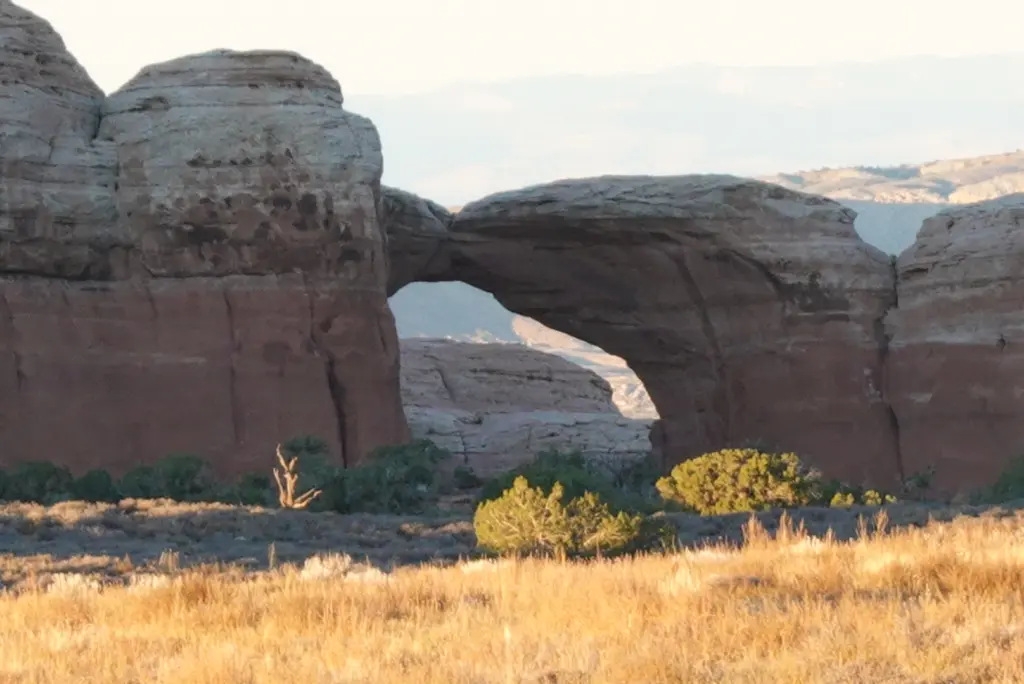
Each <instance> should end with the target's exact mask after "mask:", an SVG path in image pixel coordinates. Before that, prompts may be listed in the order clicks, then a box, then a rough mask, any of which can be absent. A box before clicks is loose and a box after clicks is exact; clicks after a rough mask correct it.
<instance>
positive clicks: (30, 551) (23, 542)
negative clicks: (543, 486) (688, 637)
mask: <svg viewBox="0 0 1024 684" xmlns="http://www.w3.org/2000/svg"><path fill="white" fill-rule="evenodd" d="M1021 509H1024V500H1022V501H1015V502H1011V503H1009V504H1004V505H1002V506H966V505H964V506H949V505H942V504H929V503H899V504H891V505H888V506H885V511H886V514H887V516H888V527H889V529H891V530H898V529H900V528H907V527H923V526H925V525H927V524H928V523H929V521H930V520H933V521H935V522H947V521H952V520H954V519H955V518H957V517H961V516H965V517H981V516H993V517H1007V516H1010V517H1018V512H1019V511H1021ZM878 511H879V508H878V507H869V506H855V507H852V508H849V509H835V508H803V509H793V510H789V511H787V512H786V513H785V514H786V515H787V516H788V517H789V518H790V519H791V520H792V522H793V524H794V525H796V526H800V525H802V526H803V527H804V528H805V529H806V531H807V532H808V534H810V535H812V536H816V537H821V536H824V535H825V534H826V533H828V531H829V530H831V531H832V533H833V534H834V536H835V538H836V539H837V540H840V541H843V540H850V539H855V538H856V537H857V536H858V534H859V531H858V530H859V527H860V526H861V524H862V522H861V521H863V522H864V523H866V524H867V525H868V526H869V527H870V528H873V524H872V521H873V518H874V517H875V515H876V514H877V512H878ZM782 515H783V513H782V511H772V512H767V513H759V514H757V515H756V517H757V518H758V519H759V521H760V523H761V525H762V526H763V527H764V528H765V530H767V531H768V532H769V533H770V534H771V533H774V532H775V530H777V529H778V526H779V521H780V518H781V516H782ZM1020 517H1021V518H1022V521H1024V515H1022V516H1020ZM665 519H666V520H667V521H668V522H670V523H671V524H672V525H673V526H674V527H675V528H676V530H677V532H678V536H679V541H680V545H681V546H682V547H683V548H696V547H701V546H705V545H708V544H716V543H718V544H721V543H725V544H739V543H740V542H742V540H743V527H744V525H745V524H746V523H747V522H748V520H749V519H750V515H749V514H745V513H737V514H732V515H722V516H709V517H700V516H695V515H687V514H682V513H671V514H667V515H666V516H665ZM475 544H476V538H475V535H474V533H473V525H472V512H471V510H470V509H469V508H468V507H467V508H465V510H456V511H450V512H445V513H439V514H437V515H426V516H417V517H412V516H395V515H370V514H352V515H339V514H336V513H310V512H306V511H291V510H280V509H268V508H261V507H244V506H229V505H224V504H198V503H196V504H192V503H178V502H174V501H169V500H132V499H126V500H124V501H122V502H120V503H118V504H99V503H86V502H81V501H68V502H62V503H59V504H55V505H52V506H41V505H38V504H29V503H0V584H2V585H5V586H9V585H11V584H12V583H18V582H19V581H22V580H24V579H25V578H26V577H31V576H34V575H39V574H45V573H58V572H77V573H90V574H91V573H99V574H103V575H108V576H111V575H118V574H123V573H126V572H133V571H137V570H139V569H141V568H148V569H151V570H159V569H161V568H162V567H163V566H166V565H168V564H169V563H171V561H170V560H169V559H173V565H174V568H186V567H192V566H198V565H211V564H218V565H226V566H234V567H237V568H242V569H245V570H249V571H261V570H266V569H268V568H269V567H271V566H272V565H274V564H280V563H295V564H301V563H302V562H303V561H305V559H307V558H309V557H311V556H314V555H317V554H324V553H340V554H347V555H349V556H351V557H352V558H353V559H355V560H358V561H362V562H366V563H369V564H371V565H373V566H376V567H378V568H380V569H382V570H391V569H393V568H395V567H397V566H403V565H416V564H422V563H433V564H449V563H453V562H455V561H458V560H459V559H460V558H473V557H478V556H479V555H480V554H479V552H477V551H476V549H475ZM164 569H170V568H164Z"/></svg>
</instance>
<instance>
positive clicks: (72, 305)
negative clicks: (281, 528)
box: [0, 0, 408, 476]
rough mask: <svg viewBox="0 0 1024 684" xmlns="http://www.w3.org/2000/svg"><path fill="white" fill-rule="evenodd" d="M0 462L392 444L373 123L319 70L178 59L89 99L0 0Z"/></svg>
mask: <svg viewBox="0 0 1024 684" xmlns="http://www.w3.org/2000/svg"><path fill="white" fill-rule="evenodd" d="M0 37H2V39H3V40H2V41H0V52H2V54H0V70H2V72H0V73H2V76H0V158H2V160H3V176H4V187H3V193H2V194H0V442H2V444H3V446H4V448H3V450H2V452H0V465H6V464H8V463H10V462H12V461H17V460H20V459H22V458H44V457H45V458H48V459H49V460H52V461H54V462H60V463H65V464H68V465H71V466H73V467H74V468H75V469H76V470H79V471H80V470H83V469H86V468H89V467H105V468H109V469H110V470H112V471H114V472H121V471H123V470H125V469H127V468H129V467H131V466H133V465H136V464H138V463H140V462H146V461H151V460H153V459H155V458H157V457H160V456H162V455H165V454H167V453H169V452H173V451H191V452H196V453H200V454H202V455H204V456H206V457H208V458H209V459H210V460H211V461H212V462H213V463H214V464H215V466H216V468H217V470H218V471H219V474H221V475H224V476H226V475H231V474H236V473H238V472H242V471H247V470H265V469H266V467H267V464H268V463H269V462H270V459H271V458H272V454H273V447H274V444H275V443H276V442H278V441H280V440H282V439H285V438H288V437H290V436H294V435H296V434H316V435H319V436H322V437H324V438H327V439H329V440H330V441H331V442H332V446H333V447H334V449H335V452H336V453H340V454H342V455H343V457H344V458H345V460H346V461H347V462H349V463H355V462H358V461H359V459H361V458H362V457H363V456H364V455H365V454H366V453H367V452H368V451H369V450H370V449H372V448H373V447H375V446H378V445H380V444H388V443H394V442H399V441H404V440H405V439H406V438H407V437H408V428H407V425H406V422H405V418H404V415H403V413H402V407H401V403H400V400H399V390H398V387H399V370H398V361H399V358H398V344H397V335H396V334H395V328H394V320H393V318H392V316H391V313H390V311H389V309H388V307H387V300H386V285H387V282H386V280H387V271H386V258H385V253H384V248H383V237H382V234H381V230H380V225H379V221H378V214H377V209H378V204H379V200H380V176H381V171H382V158H381V150H380V141H379V138H378V136H377V133H376V130H375V129H374V127H373V125H372V124H371V123H370V122H369V121H368V120H367V119H364V118H362V117H359V116H357V115H355V114H351V113H349V112H346V111H345V110H344V109H343V108H342V95H341V90H340V87H339V86H338V84H337V82H336V81H335V80H334V79H333V78H332V77H331V76H330V75H329V74H328V73H327V72H326V71H324V70H323V69H322V68H321V67H319V66H318V65H316V64H314V63H312V62H309V61H308V60H305V59H303V58H301V57H299V56H297V55H294V54H290V53H279V52H251V53H233V52H225V51H217V52H211V53H207V54H202V55H194V56H191V57H185V58H182V59H178V60H174V61H172V62H168V63H165V64H160V65H156V66H152V67H148V68H146V69H143V70H142V71H141V72H140V73H139V75H138V76H137V77H136V78H135V79H133V80H132V81H131V82H130V83H128V84H127V85H126V86H125V87H124V88H123V89H122V90H121V91H119V92H118V93H115V94H114V95H112V96H110V97H109V98H108V99H106V100H104V98H103V95H102V93H101V92H100V91H99V89H98V88H97V87H96V86H95V84H94V83H93V82H92V81H91V80H90V79H89V77H88V76H87V75H86V74H85V72H84V70H83V69H82V68H81V67H80V66H78V64H77V63H76V62H75V61H74V59H73V58H72V57H71V56H70V55H69V54H68V53H67V51H66V50H65V49H64V45H63V43H62V42H61V40H60V38H59V37H58V36H57V35H56V34H55V33H54V32H53V30H52V29H51V28H50V26H49V25H48V24H47V23H46V22H44V21H42V20H40V19H38V18H36V17H34V16H33V15H31V14H30V13H28V12H25V11H24V10H21V9H20V8H18V7H16V6H14V5H13V4H11V3H10V2H6V1H5V0H0Z"/></svg>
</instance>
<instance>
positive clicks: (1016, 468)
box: [970, 456, 1024, 505]
mask: <svg viewBox="0 0 1024 684" xmlns="http://www.w3.org/2000/svg"><path fill="white" fill-rule="evenodd" d="M1019 499H1024V456H1017V457H1015V458H1013V459H1011V460H1010V461H1009V463H1007V464H1006V467H1005V468H1004V469H1003V471H1002V472H1001V473H1000V474H999V477H997V478H996V481H995V482H993V483H992V484H991V485H990V486H988V487H982V488H981V489H979V490H978V491H976V492H974V493H973V494H972V495H971V496H970V501H971V503H974V504H977V505H996V504H1002V503H1007V502H1009V501H1015V500H1019Z"/></svg>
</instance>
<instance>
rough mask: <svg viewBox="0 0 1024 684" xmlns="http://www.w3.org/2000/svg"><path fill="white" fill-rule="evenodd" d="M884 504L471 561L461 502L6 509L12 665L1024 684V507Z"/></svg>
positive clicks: (110, 676) (73, 676)
mask: <svg viewBox="0 0 1024 684" xmlns="http://www.w3.org/2000/svg"><path fill="white" fill-rule="evenodd" d="M871 513H874V511H873V510H854V511H850V512H846V511H834V510H827V509H806V510H801V511H796V512H793V513H792V519H793V520H798V521H799V522H800V523H802V524H803V525H804V526H805V528H806V529H807V530H808V531H809V532H810V533H813V535H817V536H812V535H811V534H807V533H804V532H801V531H798V530H794V529H793V525H792V524H789V523H788V522H787V520H786V519H785V518H783V519H781V521H780V515H779V514H778V513H774V514H763V515H760V516H758V518H757V519H756V522H754V523H751V522H750V520H749V518H748V517H747V516H742V515H736V516H721V517H719V518H703V519H702V518H696V517H693V516H676V517H673V518H672V519H671V520H672V522H673V523H674V524H675V525H676V526H677V528H678V529H679V530H680V538H681V540H682V542H683V543H684V545H685V546H687V547H690V548H683V549H681V550H680V551H678V552H676V553H672V554H666V555H652V556H645V557H639V558H633V559H625V560H616V561H612V560H604V561H597V562H590V563H558V562H554V561H540V560H529V561H518V562H512V561H498V562H495V561H489V560H465V561H462V562H458V563H456V562H454V561H455V560H456V559H457V558H458V557H459V556H463V557H466V556H468V555H469V554H471V553H472V546H473V538H472V527H471V525H470V524H469V520H468V518H467V517H466V515H465V514H464V513H461V514H460V513H458V512H454V513H452V514H449V515H447V516H444V517H442V516H438V517H435V518H421V519H415V520H413V519H401V518H393V517H389V516H336V515H331V514H319V515H317V514H309V513H302V512H287V511H272V510H264V509H243V508H232V507H227V506H211V505H185V504H171V503H169V502H122V504H121V505H119V506H105V505H98V504H81V503H65V504H60V505H57V506H52V507H49V508H44V507H41V506H32V505H27V504H25V505H23V504H6V505H0V549H2V550H4V551H6V553H3V554H2V555H0V578H2V579H0V581H2V582H3V583H4V585H5V586H6V587H7V589H6V590H5V591H3V592H2V593H0V683H7V682H19V683H20V682H25V683H28V682H32V683H34V684H35V683H38V684H43V683H47V682H95V683H97V684H100V683H102V684H106V683H108V682H109V683H111V684H113V683H115V682H116V683H118V684H125V683H131V682H138V683H140V684H141V683H143V682H146V683H149V682H154V683H162V682H197V683H199V682H209V683H213V682H217V683H218V684H221V683H227V682H252V683H263V682H267V683H269V682H275V683H278V682H282V681H289V682H291V681H295V682H303V683H319V682H387V683H390V682H394V683H396V684H398V683H401V682H416V683H417V684H434V683H438V684H440V683H442V682H443V683H445V684H462V683H466V684H469V683H474V684H475V683H479V684H485V683H490V682H500V683H508V682H516V683H520V682H531V683H533V682H537V683H540V682H545V683H555V682H558V683H565V682H595V683H596V682H609V683H610V682H616V683H619V682H622V683H625V682H630V683H633V682H650V683H658V682H666V683H667V682H698V683H704V682H737V683H754V682H766V683H767V682H788V683H793V684H797V683H799V684H808V683H813V682H834V683H836V684H840V683H842V684H845V683H850V684H853V683H857V684H860V683H862V682H907V683H911V682H912V683H914V684H925V683H934V684H939V683H943V684H950V683H961V682H962V683H964V684H967V683H971V684H974V683H976V682H1007V683H1009V682H1024V512H1018V511H1017V510H1016V509H1015V508H1013V507H1010V508H1002V509H993V510H989V511H986V510H984V509H973V508H958V509H953V508H938V507H928V506H923V505H895V506H891V507H887V516H888V517H889V518H890V519H889V520H886V519H885V516H883V517H882V518H881V519H873V518H868V519H867V523H866V524H860V525H859V530H858V515H863V514H871ZM929 517H932V518H934V519H935V521H933V522H930V523H929V522H928V519H929ZM863 520H864V518H863V517H862V518H861V521H863ZM943 520H944V521H945V522H942V521H943ZM744 525H745V529H744ZM828 528H832V529H834V530H835V531H836V533H835V536H834V537H830V536H829V535H827V534H826V530H827V529H828ZM716 540H717V546H714V545H713V546H710V547H706V548H696V547H700V546H702V545H704V544H706V543H707V542H713V541H716ZM730 540H732V541H738V540H743V543H742V545H741V546H740V547H739V548H737V547H736V546H735V545H733V544H729V543H728V542H729V541H730ZM343 554H348V555H343ZM348 556H351V557H352V558H349V557H348ZM353 559H354V560H353Z"/></svg>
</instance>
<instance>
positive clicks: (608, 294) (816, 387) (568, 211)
mask: <svg viewBox="0 0 1024 684" xmlns="http://www.w3.org/2000/svg"><path fill="white" fill-rule="evenodd" d="M854 217H855V214H854V212H853V211H851V210H849V209H845V208H843V207H841V206H840V205H839V204H837V203H835V202H833V201H831V200H827V199H824V198H821V197H816V196H810V195H805V194H802V193H797V192H792V191H789V190H785V189H783V188H781V187H778V186H774V185H770V184H767V183H762V182H758V181H752V180H745V179H739V178H735V177H732V176H678V177H626V176H609V177H601V178H592V179H580V180H569V181H560V182H556V183H551V184H548V185H541V186H534V187H530V188H525V189H522V190H516V191H511V192H503V193H499V194H496V195H492V196H490V197H486V198H484V199H481V200H479V201H476V202H473V203H471V204H469V205H467V206H465V207H463V208H462V210H461V211H459V212H458V213H457V214H455V215H452V214H450V213H449V212H447V211H445V210H444V209H443V208H442V207H440V206H439V205H437V204H435V203H433V202H429V201H426V200H423V199H421V198H418V197H415V196H414V195H410V194H408V193H404V192H401V191H395V190H392V189H390V188H385V189H384V191H383V203H382V225H383V226H384V227H385V229H386V231H387V232H388V235H389V244H388V252H389V258H390V261H391V263H390V271H389V273H390V277H389V293H391V292H394V291H397V289H399V288H400V287H401V286H402V285H404V284H405V283H406V282H411V281H427V282H432V281H448V280H458V281H462V282H465V283H468V284H470V285H473V286H474V287H477V288H480V289H482V290H485V291H487V292H490V293H492V294H493V295H494V296H495V297H496V298H497V299H498V300H499V301H500V302H501V303H502V304H503V305H504V306H505V307H506V308H508V309H509V310H511V311H513V312H516V313H519V314H522V315H525V316H529V317H531V318H534V319H536V320H538V321H540V322H542V323H543V324H544V325H547V326H548V327H550V328H553V329H555V330H558V331H560V332H564V333H566V334H568V335H571V336H573V337H576V338H578V339H581V340H584V341H586V342H589V343H591V344H594V345H596V346H599V347H601V348H602V349H604V350H606V351H607V352H608V353H611V354H615V355H617V356H620V357H622V358H624V359H625V360H626V361H627V363H629V365H630V367H631V368H633V370H634V371H636V373H637V375H638V376H639V377H640V379H641V380H642V381H643V382H644V384H645V385H646V387H647V389H648V391H649V392H650V395H651V397H652V399H653V401H654V403H655V405H656V406H657V408H658V411H659V413H660V415H661V417H662V424H661V430H660V431H659V432H660V434H659V435H658V436H656V440H657V441H659V442H660V444H661V450H662V453H663V456H664V458H665V460H666V465H668V464H670V463H672V462H676V461H679V460H682V459H684V458H687V457H691V456H693V455H696V454H698V453H701V452H704V451H707V450H711V449H716V448H721V447H723V446H728V445H736V444H741V443H743V442H744V441H748V440H758V439H760V440H767V441H768V442H772V443H775V444H778V445H779V446H780V447H784V448H788V449H795V450H797V451H798V452H799V453H800V454H801V455H802V456H804V457H805V458H806V459H807V460H808V461H809V462H811V463H812V464H814V465H817V466H819V467H822V468H823V469H824V470H825V471H826V472H827V473H828V474H829V475H833V476H836V477H841V478H844V479H848V480H851V481H855V482H870V483H877V484H881V485H887V486H892V485H893V484H894V483H895V481H896V480H897V479H898V478H899V477H900V465H899V450H898V446H897V436H896V434H895V432H896V431H895V429H894V425H893V420H892V414H891V411H890V409H889V407H888V405H887V404H886V403H885V400H884V398H883V396H882V394H881V389H882V386H883V377H882V375H883V360H884V353H885V339H884V333H883V329H882V319H883V317H884V315H885V313H886V311H887V310H888V308H889V307H890V306H891V305H892V304H893V302H894V298H895V289H894V276H893V269H892V265H891V262H890V259H889V257H887V256H886V255H885V254H883V253H882V252H881V251H879V250H877V249H875V248H873V247H871V246H869V245H867V244H866V243H864V242H863V241H862V240H861V239H860V238H859V237H858V235H857V233H856V231H855V230H854V227H853V221H854Z"/></svg>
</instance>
